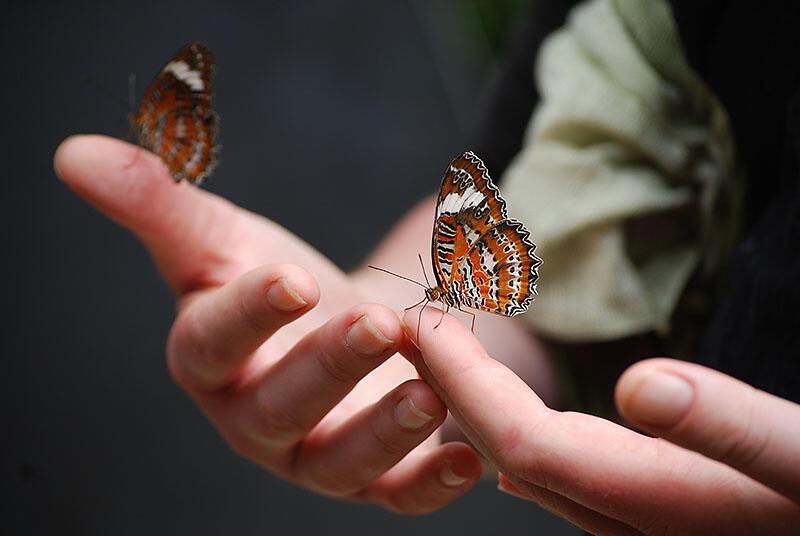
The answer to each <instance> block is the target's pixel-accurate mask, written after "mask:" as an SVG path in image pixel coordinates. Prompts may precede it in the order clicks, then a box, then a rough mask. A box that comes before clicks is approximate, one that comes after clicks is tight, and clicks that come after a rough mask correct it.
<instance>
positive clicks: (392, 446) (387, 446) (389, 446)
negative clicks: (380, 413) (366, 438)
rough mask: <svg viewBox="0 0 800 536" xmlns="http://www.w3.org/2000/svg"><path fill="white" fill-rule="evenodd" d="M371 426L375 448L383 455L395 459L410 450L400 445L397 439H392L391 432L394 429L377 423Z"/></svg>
mask: <svg viewBox="0 0 800 536" xmlns="http://www.w3.org/2000/svg"><path fill="white" fill-rule="evenodd" d="M369 426H370V435H371V436H372V438H373V440H374V444H375V447H376V448H377V450H378V451H379V452H380V453H381V454H384V455H388V456H390V457H393V458H394V457H398V456H402V455H404V454H405V453H406V451H407V450H408V449H406V448H405V447H403V446H402V445H399V444H398V442H397V441H396V438H394V437H392V434H391V430H392V429H393V428H389V427H385V426H382V425H381V424H380V423H379V422H377V421H373V422H371V423H370V425H369Z"/></svg>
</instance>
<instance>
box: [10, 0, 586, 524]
mask: <svg viewBox="0 0 800 536" xmlns="http://www.w3.org/2000/svg"><path fill="white" fill-rule="evenodd" d="M523 3H524V2H522V1H517V2H513V1H507V2H500V1H497V2H494V3H492V2H480V1H467V0H463V1H456V0H450V1H446V0H436V1H427V0H412V1H395V2H376V1H362V2H357V1H346V2H331V1H327V0H326V1H323V0H319V1H288V0H287V1H282V2H262V3H261V4H259V5H257V4H255V3H253V4H250V3H246V2H222V1H220V2H212V1H208V0H199V1H194V2H191V3H178V2H159V3H158V4H154V5H152V6H150V5H145V4H144V3H120V2H104V3H79V2H68V3H60V4H55V3H52V4H51V3H37V2H28V3H24V4H23V3H18V4H9V5H3V9H2V16H0V50H2V52H3V54H2V57H3V75H2V83H0V95H1V96H2V104H3V111H4V113H3V119H2V127H0V157H2V163H3V170H4V175H5V176H4V177H3V179H2V201H1V202H2V207H0V208H2V210H1V211H0V214H2V216H1V217H2V223H3V225H2V239H3V252H4V261H5V262H3V263H2V270H3V273H2V276H3V281H4V283H5V285H4V287H5V288H4V289H3V292H2V294H3V297H4V298H3V304H4V305H5V308H4V309H5V315H4V321H3V336H2V338H1V339H0V341H1V342H0V344H1V345H2V347H1V348H2V363H3V364H4V365H5V366H4V370H3V373H2V374H1V375H0V378H2V383H0V392H2V411H0V415H2V423H0V425H2V428H1V429H0V430H2V438H1V439H0V441H1V443H0V444H2V451H3V455H2V475H1V476H0V485H2V487H3V497H2V501H1V502H0V514H2V515H1V516H0V523H2V526H0V530H2V529H3V528H5V529H6V530H8V532H9V533H14V534H176V533H177V534H185V533H192V534H221V533H225V534H283V533H287V532H290V531H291V532H293V533H301V534H302V533H311V532H312V531H314V532H315V533H324V532H328V531H331V530H332V531H333V532H334V533H345V532H347V533H354V534H373V533H376V532H378V531H380V532H381V533H385V534H405V533H407V532H409V531H414V533H415V534H441V533H442V531H443V530H447V531H448V532H452V533H456V532H458V533H461V534H486V533H496V532H498V531H500V530H502V531H503V532H504V533H509V534H515V533H520V534H521V533H532V532H535V533H538V534H562V533H564V534H572V533H574V532H575V530H574V529H573V528H571V527H570V526H569V525H567V524H566V523H564V522H561V521H559V520H557V519H556V518H554V517H552V516H550V515H549V514H546V513H544V512H543V511H541V510H539V509H538V508H536V507H535V506H534V505H533V504H531V503H526V502H522V501H519V500H516V499H513V498H510V497H507V496H505V495H503V494H500V493H499V492H497V491H496V490H495V489H494V485H493V484H491V483H483V484H481V485H479V486H478V488H477V489H476V490H475V491H473V492H472V493H470V494H469V495H468V496H467V497H466V498H464V499H461V500H460V501H458V502H457V503H456V504H454V505H452V506H450V507H448V508H446V509H445V510H443V511H442V512H439V513H437V514H434V515H432V516H428V517H423V518H405V517H400V516H396V515H392V514H389V513H386V512H383V511H381V510H379V509H378V508H376V507H371V506H363V505H352V504H343V503H338V502H334V501H331V500H328V499H324V498H320V497H317V496H314V495H312V494H310V493H306V492H304V491H302V490H300V489H297V488H295V487H293V486H291V485H289V484H286V483H284V482H282V481H279V480H277V479H275V478H273V477H271V476H270V475H268V474H266V473H264V472H262V471H260V470H259V469H257V468H256V467H255V466H253V465H251V464H250V463H248V462H246V461H244V460H242V459H240V458H238V457H237V456H236V455H234V454H233V453H232V452H231V451H230V450H229V449H228V448H227V446H226V445H225V444H224V443H223V442H222V441H221V440H220V439H219V437H218V436H217V434H216V432H215V431H214V430H213V429H212V427H211V426H210V425H209V424H208V423H207V422H206V421H205V419H204V418H203V416H202V415H201V414H200V412H199V411H198V410H197V409H196V408H195V407H194V406H193V404H192V403H191V402H190V401H189V399H188V398H187V397H186V396H184V395H183V394H182V393H181V392H180V391H179V389H178V388H177V387H175V386H174V385H173V384H172V383H171V381H170V380H169V378H168V375H167V373H166V370H165V365H164V342H165V340H166V336H167V332H168V330H169V326H170V323H171V321H172V318H173V302H172V298H171V296H170V294H169V292H168V291H167V289H166V288H165V286H164V285H163V284H162V282H161V281H160V279H159V277H158V275H157V273H156V272H155V270H154V268H153V267H152V265H151V263H150V260H149V259H148V257H147V255H146V253H145V252H144V250H143V248H141V247H140V246H139V245H138V244H137V243H136V242H135V240H134V239H133V238H132V237H131V236H130V235H129V234H127V233H126V232H125V231H123V230H122V229H120V228H118V227H116V226H115V225H114V224H112V223H110V222H109V221H107V220H106V219H104V218H103V217H101V216H100V215H99V214H97V213H95V212H94V211H93V209H91V208H90V207H89V206H88V205H86V204H84V203H83V202H82V201H81V200H79V199H78V198H77V197H75V196H74V195H73V194H71V192H69V191H68V189H67V188H66V187H65V186H64V185H63V184H61V183H60V182H59V181H58V180H57V179H56V177H55V175H54V173H53V170H52V154H53V151H54V150H55V148H56V146H57V145H58V143H59V142H60V141H61V140H62V139H63V138H64V137H66V136H68V135H69V134H71V133H76V132H85V133H89V132H101V133H105V134H109V135H113V136H118V137H124V136H125V134H126V132H127V130H128V126H127V122H126V113H127V112H128V110H127V109H126V107H125V105H124V103H125V102H126V101H127V78H128V74H129V73H136V74H137V75H138V77H139V78H138V84H137V95H141V93H142V91H143V89H144V87H145V85H146V84H147V83H148V82H149V80H150V77H152V76H153V75H154V74H155V73H156V72H157V70H158V69H159V68H160V67H161V66H162V65H163V63H165V62H166V61H167V59H168V58H169V56H170V55H171V54H172V53H173V52H174V51H175V50H177V49H178V48H179V47H180V46H181V45H182V44H184V43H185V42H188V41H191V40H202V41H204V42H206V43H207V44H208V45H209V46H210V47H211V48H212V50H214V51H215V53H216V56H217V62H218V77H217V100H216V109H217V110H218V111H219V113H220V116H221V118H222V135H221V141H222V145H223V149H222V162H223V163H222V166H221V167H220V168H219V169H218V170H217V172H216V174H215V175H214V177H213V178H212V180H211V182H210V183H209V185H208V188H209V189H210V190H212V191H214V192H217V193H219V194H220V195H223V196H225V197H227V198H229V199H231V200H232V201H234V202H235V203H238V204H239V205H242V206H244V207H246V208H248V209H250V210H253V211H255V212H258V213H260V214H263V215H266V216H267V217H269V218H271V219H273V220H275V221H277V222H279V223H281V224H283V225H285V226H286V227H288V228H289V229H290V230H292V231H293V232H295V233H297V234H299V235H300V236H302V237H304V238H305V239H306V240H308V241H309V242H310V243H311V244H313V245H314V246H316V247H317V248H319V249H320V250H321V251H322V252H323V253H325V254H327V255H329V256H330V257H331V258H332V259H333V260H334V261H335V262H337V263H339V264H340V265H341V266H343V267H345V268H349V267H352V266H354V265H355V264H356V263H357V262H358V261H359V260H360V259H361V258H362V257H363V256H364V255H365V254H366V253H367V252H368V251H369V249H370V248H371V247H372V246H373V245H374V244H376V243H377V241H378V240H379V238H380V237H381V236H382V235H383V234H384V233H385V232H386V231H387V230H388V229H389V227H390V226H391V225H392V223H393V222H395V221H396V220H397V218H398V217H399V216H400V215H401V214H402V213H404V212H405V211H406V210H407V209H408V208H409V207H410V206H411V204H412V203H413V202H414V201H416V200H418V199H420V198H421V197H422V196H423V195H424V194H426V193H428V192H431V191H433V190H434V189H435V188H436V187H437V185H438V182H439V178H440V173H441V171H442V169H443V167H444V165H445V164H446V163H447V161H448V160H449V159H450V158H451V157H452V156H454V155H455V154H458V153H459V152H461V151H463V150H465V149H466V148H468V147H465V143H466V140H467V139H468V136H469V133H470V128H471V127H473V126H474V124H475V122H476V120H477V117H476V115H477V114H478V110H480V109H481V106H482V105H483V103H484V102H483V101H484V100H485V99H483V98H482V94H483V93H484V92H485V89H486V88H487V87H488V85H489V84H490V83H491V80H492V78H493V75H494V71H495V70H496V67H495V57H496V54H497V53H498V50H499V49H501V48H502V44H503V42H504V41H505V37H506V35H507V34H509V33H510V32H511V31H512V27H513V19H514V16H513V14H514V12H515V11H514V10H515V9H518V5H519V4H523ZM101 88H104V89H101ZM114 95H115V96H114ZM118 101H119V102H118ZM121 103H122V104H121ZM4 532H5V531H4Z"/></svg>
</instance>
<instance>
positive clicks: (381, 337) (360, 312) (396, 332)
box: [347, 303, 404, 351]
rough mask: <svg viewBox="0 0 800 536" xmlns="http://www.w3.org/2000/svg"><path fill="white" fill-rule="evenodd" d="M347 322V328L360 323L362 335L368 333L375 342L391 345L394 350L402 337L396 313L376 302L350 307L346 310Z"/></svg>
mask: <svg viewBox="0 0 800 536" xmlns="http://www.w3.org/2000/svg"><path fill="white" fill-rule="evenodd" d="M347 324H348V326H349V328H353V327H355V326H356V325H357V324H358V325H360V326H361V327H363V330H361V331H362V332H363V334H364V335H369V336H370V337H371V338H373V339H374V340H375V343H376V344H381V343H382V344H383V345H384V346H387V347H388V346H391V348H392V349H393V350H394V351H396V350H397V348H398V347H399V345H400V344H401V343H402V341H403V339H404V333H403V328H402V325H401V323H400V318H398V316H397V313H395V312H394V311H392V310H391V309H390V308H388V307H386V306H385V305H381V304H378V303H364V304H360V305H357V306H355V307H353V308H351V309H350V310H349V311H348V312H347Z"/></svg>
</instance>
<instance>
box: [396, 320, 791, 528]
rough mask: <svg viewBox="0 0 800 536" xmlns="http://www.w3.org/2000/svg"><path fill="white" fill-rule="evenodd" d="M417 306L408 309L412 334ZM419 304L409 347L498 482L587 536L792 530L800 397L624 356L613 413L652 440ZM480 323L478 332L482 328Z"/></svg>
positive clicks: (704, 371)
mask: <svg viewBox="0 0 800 536" xmlns="http://www.w3.org/2000/svg"><path fill="white" fill-rule="evenodd" d="M417 315H418V311H416V310H412V311H409V312H408V313H406V315H405V317H404V325H405V329H406V332H407V334H408V335H409V337H411V338H415V336H416V330H417V325H418V322H417V319H418V316H417ZM439 318H440V312H439V311H436V310H434V309H432V308H430V307H429V308H428V309H426V310H425V311H424V314H423V315H422V320H421V325H420V331H419V334H420V335H419V341H417V346H418V348H419V350H418V349H417V348H413V347H411V348H408V349H406V350H405V353H407V354H408V357H409V358H410V359H411V360H412V361H413V362H414V363H415V364H416V366H417V369H418V370H419V371H420V374H421V376H422V378H423V379H425V380H426V381H427V382H428V383H429V384H430V385H431V386H433V387H434V390H436V392H437V394H438V395H439V396H440V398H441V399H442V400H444V401H445V402H446V404H447V406H448V407H449V408H450V411H451V412H452V413H453V415H454V416H455V418H456V420H457V421H458V422H459V424H460V426H461V428H462V430H464V432H465V433H466V434H467V436H469V438H470V439H471V440H472V442H473V444H474V445H475V446H476V447H477V448H478V449H479V450H481V451H482V453H483V454H484V455H485V456H486V457H487V458H488V459H489V460H491V461H492V462H493V463H494V464H495V465H496V466H497V468H498V469H499V471H500V476H499V478H500V486H499V488H500V490H501V491H505V492H507V493H510V494H512V495H516V496H518V497H521V498H524V499H527V500H531V501H534V502H536V503H538V504H540V505H541V506H543V507H544V508H546V509H548V510H550V511H552V512H554V513H556V514H558V515H560V516H562V517H564V518H566V519H568V520H569V521H571V522H573V523H574V524H576V525H578V526H580V527H582V528H583V529H585V530H588V531H589V532H592V533H595V534H652V535H672V534H676V535H677V534H792V533H796V532H797V531H798V528H799V527H800V406H798V405H796V404H793V403H790V402H788V401H786V400H783V399H780V398H776V397H774V396H772V395H769V394H767V393H764V392H762V391H758V390H756V389H754V388H752V387H750V386H748V385H746V384H743V383H741V382H739V381H737V380H735V379H733V378H730V377H729V376H725V375H724V374H721V373H718V372H715V371H713V370H710V369H707V368H704V367H701V366H698V365H694V364H690V363H685V362H680V361H677V360H672V359H651V360H648V361H643V362H640V363H638V364H636V365H634V366H633V367H631V368H630V369H629V370H628V371H627V372H626V373H625V374H624V375H623V376H622V378H621V379H620V380H619V383H618V385H617V393H616V395H617V404H618V406H619V409H620V411H621V413H622V414H623V415H624V416H626V418H628V419H629V420H630V421H631V422H633V423H634V424H635V425H637V426H639V427H641V428H644V429H646V430H648V431H649V432H651V433H652V434H654V435H656V436H657V437H648V436H646V435H643V434H640V433H637V432H634V431H632V430H629V429H627V428H624V427H622V426H619V425H616V424H614V423H611V422H609V421H607V420H604V419H600V418H597V417H593V416H590V415H586V414H581V413H573V412H558V411H554V410H551V409H549V408H548V407H546V406H545V405H544V403H543V402H542V401H541V400H540V399H539V398H538V397H537V395H536V394H535V393H534V392H533V391H531V389H530V388H529V387H528V386H527V385H526V384H525V383H524V382H522V381H521V380H520V379H519V378H518V377H517V376H516V375H515V374H514V373H513V372H511V371H510V370H509V369H507V368H506V367H505V366H503V365H502V364H500V363H498V362H497V361H495V360H493V359H492V358H491V357H489V355H488V354H487V353H486V352H485V351H484V349H483V348H482V347H481V345H480V344H479V343H478V341H477V340H476V339H475V338H474V337H473V336H472V334H471V333H470V332H469V330H468V329H465V328H464V326H463V325H462V324H461V323H459V322H458V321H456V320H455V319H453V318H452V317H450V316H449V315H445V316H444V318H443V321H442V323H441V325H440V326H439V327H438V328H437V329H433V326H435V325H436V323H437V322H439ZM477 329H480V327H479V326H478V328H477Z"/></svg>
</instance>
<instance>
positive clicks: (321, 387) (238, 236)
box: [55, 136, 481, 514]
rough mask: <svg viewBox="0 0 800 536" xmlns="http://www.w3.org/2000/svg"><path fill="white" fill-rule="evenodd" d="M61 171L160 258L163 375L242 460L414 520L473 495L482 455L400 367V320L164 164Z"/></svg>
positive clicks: (62, 160) (64, 162) (320, 260)
mask: <svg viewBox="0 0 800 536" xmlns="http://www.w3.org/2000/svg"><path fill="white" fill-rule="evenodd" d="M55 168H56V172H57V173H58V175H59V176H60V177H61V178H62V179H63V180H64V182H66V184H67V185H68V186H69V187H70V188H72V189H73V190H74V191H75V192H76V193H77V194H78V195H80V196H81V197H83V198H84V199H85V200H87V201H88V202H89V203H91V204H92V205H94V206H95V207H96V208H97V209H98V210H100V211H101V212H103V213H105V214H106V215H107V216H108V217H110V218H111V219H112V220H114V221H116V222H117V223H119V224H121V225H122V226H124V227H126V228H127V229H129V230H130V231H132V232H133V233H134V234H135V235H136V236H137V237H138V238H139V239H140V240H141V241H142V242H143V244H144V245H145V246H146V247H147V249H148V250H149V252H150V253H151V255H152V257H153V259H154V261H155V263H156V265H157V266H158V268H159V270H160V272H161V274H162V275H163V277H164V279H165V280H166V282H167V284H168V285H169V286H170V287H171V288H172V289H173V291H174V292H175V295H176V297H177V300H178V316H177V318H176V320H175V323H174V325H173V327H172V330H171V333H170V337H169V341H168V344H167V361H168V366H169V370H170V372H171V374H172V376H173V378H174V379H175V381H176V382H177V383H178V384H179V385H180V386H181V387H182V388H183V389H184V390H185V391H186V392H187V393H188V394H189V395H190V396H191V397H192V398H193V399H194V400H195V402H196V403H197V405H198V406H199V407H200V409H201V410H202V411H203V412H204V413H205V414H206V415H207V416H208V417H209V419H210V420H211V421H212V422H213V423H214V425H215V426H216V427H217V429H218V430H219V431H220V433H221V434H222V435H223V436H224V438H225V439H226V440H227V441H228V443H229V444H230V445H231V447H232V448H233V449H234V450H235V451H236V452H238V453H240V454H241V455H243V456H245V457H246V458H248V459H250V460H252V461H254V462H256V463H257V464H259V465H261V466H262V467H264V468H266V469H267V470H269V471H271V472H272V473H274V474H276V475H278V476H280V477H282V478H285V479H287V480H289V481H291V482H294V483H296V484H299V485H301V486H303V487H306V488H308V489H312V490H314V491H317V492H319V493H323V494H326V495H329V496H334V497H339V498H343V499H351V500H363V501H372V502H376V503H379V504H381V505H383V506H385V507H387V508H389V509H392V510H395V511H400V512H405V513H412V514H419V513H426V512H430V511H433V510H436V509H438V508H440V507H442V506H444V505H445V504H447V503H449V502H450V501H452V500H453V499H455V498H456V497H458V496H460V495H462V494H463V493H465V492H466V491H467V490H468V489H469V488H470V487H472V485H473V484H474V483H475V482H476V480H477V479H478V477H479V475H480V471H481V468H480V462H479V459H478V457H477V455H476V454H475V452H474V451H473V450H472V449H471V448H470V447H468V446H467V445H465V444H463V443H449V444H440V442H439V441H438V439H437V438H436V434H435V431H436V430H437V428H438V427H439V425H440V424H441V423H442V421H443V420H444V418H445V415H446V408H445V406H444V405H443V404H442V402H441V401H440V400H439V398H438V397H437V396H436V394H435V393H434V392H433V391H432V390H431V389H430V388H429V387H428V386H427V385H426V384H425V383H424V382H422V381H420V380H417V379H414V374H413V369H411V368H410V367H409V366H408V365H407V363H406V362H405V361H404V360H403V359H402V358H398V357H396V356H394V354H395V353H396V351H397V349H398V347H399V346H400V345H402V344H403V341H404V335H403V332H402V329H401V326H400V321H399V319H398V317H397V315H396V314H395V313H394V312H393V311H392V310H390V309H388V308H386V307H384V306H381V305H377V304H364V303H362V302H363V301H364V300H363V299H362V297H361V296H360V295H359V292H358V289H357V288H356V286H355V285H354V284H353V283H352V281H351V280H350V278H348V276H347V275H346V274H344V273H342V272H341V271H340V270H339V269H338V268H336V266H334V265H333V264H332V263H331V262H330V261H329V260H328V259H326V258H325V257H324V256H322V255H321V254H319V253H318V252H317V251H315V250H314V249H313V248H311V247H310V246H309V245H308V244H306V243H304V242H302V241H301V240H300V239H298V238H297V237H295V236H293V235H292V234H291V233H289V232H288V231H286V230H285V229H283V228H281V227H280V226H279V225H277V224H275V223H273V222H271V221H269V220H267V219H265V218H262V217H259V216H257V215H255V214H252V213H249V212H247V211H245V210H242V209H240V208H238V207H236V206H234V205H232V204H231V203H229V202H227V201H225V200H223V199H222V198H220V197H218V196H215V195H213V194H211V193H209V192H206V191H204V190H201V189H199V188H195V187H193V186H191V185H189V184H186V183H182V184H177V185H176V184H175V183H174V182H173V181H172V179H171V178H170V176H169V174H168V173H167V171H166V169H165V167H164V166H163V164H162V163H161V161H160V160H159V159H158V158H157V157H155V156H153V155H152V154H150V153H148V152H146V151H144V150H142V149H139V148H137V147H136V146H133V145H130V144H127V143H123V142H120V141H118V140H114V139H111V138H106V137H101V136H75V137H72V138H69V139H68V140H66V141H64V142H63V143H62V145H61V146H60V147H59V149H58V151H57V153H56V156H55ZM301 266H302V267H303V268H300V267H301ZM393 356H394V357H393ZM367 375H369V376H367Z"/></svg>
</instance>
